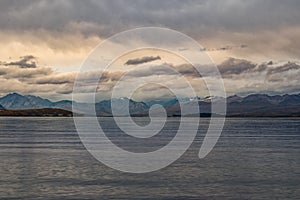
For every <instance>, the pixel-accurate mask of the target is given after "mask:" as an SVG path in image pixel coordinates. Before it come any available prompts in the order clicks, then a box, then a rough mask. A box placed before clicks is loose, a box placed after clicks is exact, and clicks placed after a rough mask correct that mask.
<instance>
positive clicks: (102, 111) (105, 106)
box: [95, 98, 149, 116]
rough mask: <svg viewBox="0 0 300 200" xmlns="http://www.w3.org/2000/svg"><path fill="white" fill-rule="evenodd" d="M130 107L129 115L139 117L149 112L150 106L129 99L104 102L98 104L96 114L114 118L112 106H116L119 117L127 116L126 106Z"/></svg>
mask: <svg viewBox="0 0 300 200" xmlns="http://www.w3.org/2000/svg"><path fill="white" fill-rule="evenodd" d="M127 103H128V105H129V113H130V114H131V115H138V114H140V113H144V112H146V111H148V110H149V106H148V105H147V104H146V103H144V102H136V101H133V100H132V99H128V98H120V99H111V100H104V101H100V102H99V103H96V105H95V107H96V112H97V115H98V116H112V108H111V105H112V104H113V105H114V106H115V110H114V111H115V112H116V115H118V116H127V113H126V110H127V109H126V105H127Z"/></svg>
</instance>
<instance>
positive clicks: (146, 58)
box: [125, 56, 161, 65]
mask: <svg viewBox="0 0 300 200" xmlns="http://www.w3.org/2000/svg"><path fill="white" fill-rule="evenodd" d="M160 59H161V58H160V57H159V56H144V57H142V58H135V59H129V60H127V61H126V63H125V65H139V64H143V63H148V62H152V61H155V60H160Z"/></svg>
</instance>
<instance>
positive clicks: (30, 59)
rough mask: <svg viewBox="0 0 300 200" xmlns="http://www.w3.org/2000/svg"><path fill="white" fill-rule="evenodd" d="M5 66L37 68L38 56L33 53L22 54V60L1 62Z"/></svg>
mask: <svg viewBox="0 0 300 200" xmlns="http://www.w3.org/2000/svg"><path fill="white" fill-rule="evenodd" d="M0 64H1V65H4V66H18V67H20V68H36V67H37V65H36V57H34V56H32V55H27V56H22V57H20V60H18V61H14V62H0Z"/></svg>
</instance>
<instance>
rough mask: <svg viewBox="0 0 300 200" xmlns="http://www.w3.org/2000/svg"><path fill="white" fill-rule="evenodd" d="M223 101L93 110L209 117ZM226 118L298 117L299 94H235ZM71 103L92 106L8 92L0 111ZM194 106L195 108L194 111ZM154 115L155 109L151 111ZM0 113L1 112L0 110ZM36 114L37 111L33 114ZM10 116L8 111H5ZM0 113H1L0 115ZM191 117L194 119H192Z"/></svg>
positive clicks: (120, 104)
mask: <svg viewBox="0 0 300 200" xmlns="http://www.w3.org/2000/svg"><path fill="white" fill-rule="evenodd" d="M224 100H225V99H224V98H222V97H205V98H200V97H196V98H188V97H187V98H182V99H175V98H174V99H168V100H151V101H147V102H137V101H134V100H132V99H128V98H119V99H109V100H103V101H100V102H97V103H96V104H95V105H93V106H95V110H96V113H97V115H98V116H112V108H111V104H112V103H113V105H114V106H115V107H114V108H115V110H116V112H117V113H118V115H120V116H126V115H127V114H126V109H125V108H126V105H127V103H128V105H129V113H130V115H132V116H148V113H149V109H150V107H151V106H153V105H155V104H159V105H161V106H163V107H164V108H165V110H166V113H167V115H168V116H181V113H180V104H179V102H180V103H181V105H184V106H189V107H190V108H192V109H193V108H194V107H195V106H196V107H197V108H198V106H199V108H200V110H199V111H198V112H197V111H195V115H196V116H197V115H201V116H210V115H211V103H212V102H216V103H217V102H221V101H224ZM226 103H227V113H226V115H227V116H228V117H299V116H300V93H299V94H285V95H274V96H270V95H266V94H251V95H248V96H246V97H240V96H237V95H234V96H229V97H227V98H226ZM72 104H75V105H76V107H77V108H78V109H77V110H75V111H74V112H76V113H79V114H80V113H84V112H85V110H84V109H85V108H86V107H88V106H91V104H89V103H79V102H73V101H70V100H62V101H57V102H53V101H50V100H48V99H44V98H41V97H38V96H33V95H21V94H18V93H10V94H7V95H6V96H4V97H2V98H0V110H10V111H14V110H15V111H16V110H29V109H39V110H41V111H42V110H43V109H42V108H47V109H48V110H47V112H49V109H59V110H66V111H72ZM196 107H195V108H196ZM153 110H154V113H155V108H154V109H153ZM0 112H3V111H0ZM35 112H36V111H35ZM8 113H9V112H8ZM0 114H1V113H0ZM195 115H194V116H195Z"/></svg>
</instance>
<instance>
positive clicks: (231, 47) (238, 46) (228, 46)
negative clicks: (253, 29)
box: [200, 44, 248, 51]
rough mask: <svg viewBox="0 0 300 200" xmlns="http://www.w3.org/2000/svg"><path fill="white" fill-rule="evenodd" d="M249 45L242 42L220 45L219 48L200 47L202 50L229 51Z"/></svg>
mask: <svg viewBox="0 0 300 200" xmlns="http://www.w3.org/2000/svg"><path fill="white" fill-rule="evenodd" d="M247 47H248V45H246V44H241V45H226V46H223V47H219V48H202V49H200V51H229V50H232V49H244V48H247Z"/></svg>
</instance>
